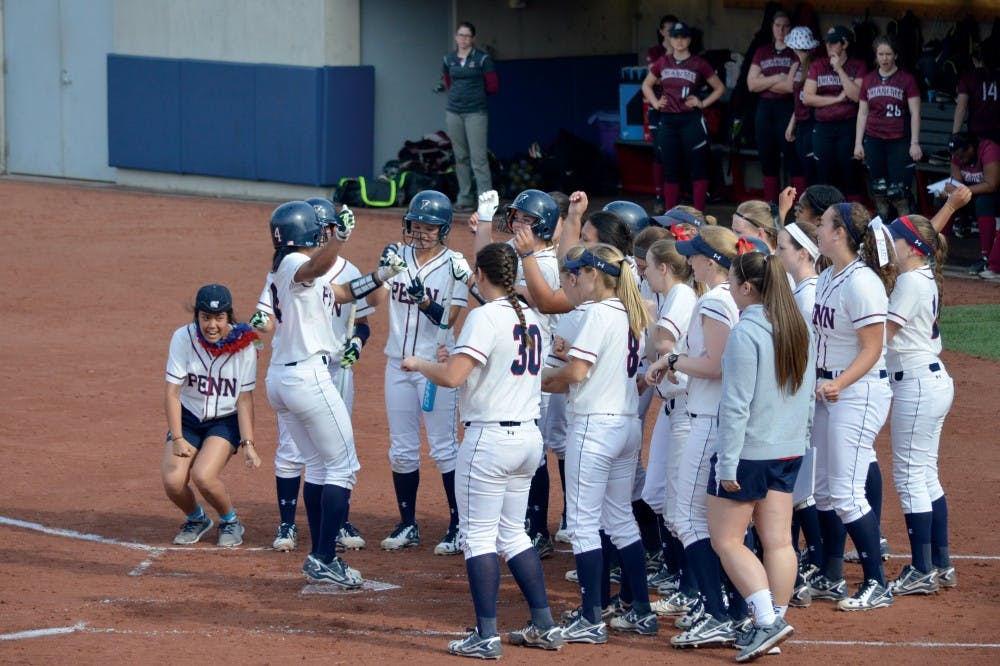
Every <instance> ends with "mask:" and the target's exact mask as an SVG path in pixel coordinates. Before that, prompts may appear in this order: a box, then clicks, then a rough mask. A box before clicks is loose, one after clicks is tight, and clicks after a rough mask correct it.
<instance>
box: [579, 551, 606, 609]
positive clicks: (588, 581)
mask: <svg viewBox="0 0 1000 666" xmlns="http://www.w3.org/2000/svg"><path fill="white" fill-rule="evenodd" d="M575 559H576V575H577V578H578V579H579V581H580V596H581V597H582V598H583V604H582V607H583V616H584V617H585V618H587V621H589V622H595V623H597V622H601V609H602V608H604V605H605V604H603V603H602V601H601V566H602V560H603V559H604V556H603V554H602V553H601V549H600V548H595V549H593V550H588V551H586V552H583V553H579V554H577V555H576V556H575Z"/></svg>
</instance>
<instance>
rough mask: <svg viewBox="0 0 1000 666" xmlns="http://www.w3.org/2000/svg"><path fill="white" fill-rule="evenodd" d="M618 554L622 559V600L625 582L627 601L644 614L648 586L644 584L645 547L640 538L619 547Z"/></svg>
mask: <svg viewBox="0 0 1000 666" xmlns="http://www.w3.org/2000/svg"><path fill="white" fill-rule="evenodd" d="M618 555H619V557H620V558H621V561H622V591H621V597H622V601H625V587H626V583H627V586H628V591H629V602H630V603H631V604H632V607H633V608H635V610H636V611H637V612H639V613H640V614H642V615H645V614H646V613H648V612H649V586H648V585H647V584H646V549H645V548H644V547H643V545H642V540H641V539H638V540H636V541H633V542H632V543H630V544H629V545H627V546H625V547H624V548H619V549H618Z"/></svg>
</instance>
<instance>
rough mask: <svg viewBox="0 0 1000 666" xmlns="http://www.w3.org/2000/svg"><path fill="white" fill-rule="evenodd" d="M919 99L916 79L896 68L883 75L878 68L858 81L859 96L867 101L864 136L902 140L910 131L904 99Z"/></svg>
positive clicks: (908, 112) (908, 116) (908, 108)
mask: <svg viewBox="0 0 1000 666" xmlns="http://www.w3.org/2000/svg"><path fill="white" fill-rule="evenodd" d="M911 97H916V98H918V99H919V98H920V89H919V88H917V82H916V80H914V78H913V76H911V75H910V74H909V73H908V72H904V71H903V70H901V69H897V70H896V71H895V72H894V73H893V74H892V75H891V76H887V77H883V76H882V75H881V74H879V73H878V70H875V71H874V72H870V73H869V74H868V75H867V76H865V78H864V80H863V81H862V82H861V95H860V99H861V100H863V101H865V102H868V124H867V125H866V126H865V135H866V136H870V137H873V138H876V139H902V138H903V136H905V135H906V134H907V132H909V130H910V107H909V106H908V103H907V100H909V99H910V98H911Z"/></svg>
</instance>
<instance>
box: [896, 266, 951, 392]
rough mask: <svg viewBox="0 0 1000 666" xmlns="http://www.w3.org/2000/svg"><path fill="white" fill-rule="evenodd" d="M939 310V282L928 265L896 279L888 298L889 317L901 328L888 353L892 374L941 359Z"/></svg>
mask: <svg viewBox="0 0 1000 666" xmlns="http://www.w3.org/2000/svg"><path fill="white" fill-rule="evenodd" d="M940 310H941V300H940V298H939V296H938V288H937V282H935V281H934V272H933V271H932V270H931V269H930V267H929V266H921V267H920V268H917V269H915V270H912V271H907V272H906V273H902V274H900V276H899V277H898V278H896V286H895V287H894V288H893V290H892V295H891V296H890V297H889V314H888V318H889V321H891V322H893V323H895V324H898V325H899V326H900V329H899V330H898V331H896V334H895V335H894V336H892V340H890V341H889V344H888V345H887V349H886V353H885V363H886V366H887V367H888V370H889V372H890V373H893V372H900V371H902V370H913V369H914V368H919V367H921V366H928V365H930V364H932V363H936V362H937V361H938V356H939V355H940V354H941V331H940V330H938V315H939V314H940Z"/></svg>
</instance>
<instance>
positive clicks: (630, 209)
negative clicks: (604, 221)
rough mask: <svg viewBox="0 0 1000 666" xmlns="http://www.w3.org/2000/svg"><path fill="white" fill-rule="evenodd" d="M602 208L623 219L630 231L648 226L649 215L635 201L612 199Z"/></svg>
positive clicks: (634, 231) (640, 229)
mask: <svg viewBox="0 0 1000 666" xmlns="http://www.w3.org/2000/svg"><path fill="white" fill-rule="evenodd" d="M602 210H606V211H608V212H609V213H615V214H616V215H618V216H619V217H621V218H622V219H623V220H625V223H626V224H627V225H628V226H629V227H631V228H632V233H636V232H639V231H642V230H643V229H645V228H646V227H647V226H649V215H648V214H647V213H646V211H645V209H644V208H643V207H642V206H640V205H639V204H637V203H632V202H631V201H612V202H611V203H609V204H608V205H607V206H605V207H604V208H603V209H602Z"/></svg>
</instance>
